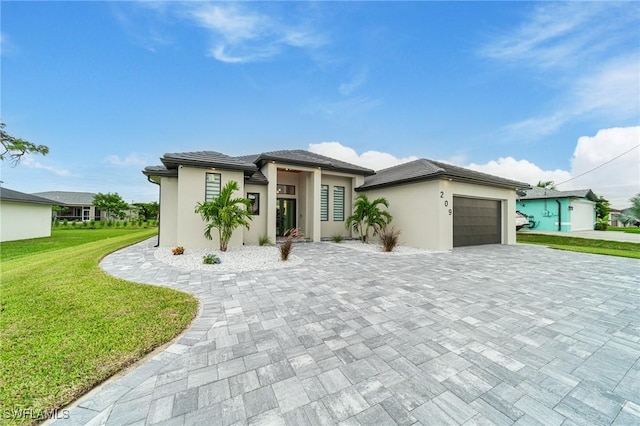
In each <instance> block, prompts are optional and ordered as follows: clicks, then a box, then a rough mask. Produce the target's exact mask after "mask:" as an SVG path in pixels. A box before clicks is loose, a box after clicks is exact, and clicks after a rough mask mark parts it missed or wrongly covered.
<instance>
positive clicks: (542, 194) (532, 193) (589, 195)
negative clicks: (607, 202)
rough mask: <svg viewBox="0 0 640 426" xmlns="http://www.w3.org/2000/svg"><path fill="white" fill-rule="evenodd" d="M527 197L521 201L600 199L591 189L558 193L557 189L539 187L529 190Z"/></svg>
mask: <svg viewBox="0 0 640 426" xmlns="http://www.w3.org/2000/svg"><path fill="white" fill-rule="evenodd" d="M525 192H526V195H523V196H522V197H520V199H521V200H539V199H545V198H546V199H548V198H586V199H588V200H591V201H598V197H597V196H596V194H594V193H593V191H591V190H590V189H578V190H573V191H558V190H555V189H545V188H540V187H537V186H534V187H532V188H531V189H527V190H526V191H525Z"/></svg>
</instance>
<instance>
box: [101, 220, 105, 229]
mask: <svg viewBox="0 0 640 426" xmlns="http://www.w3.org/2000/svg"><path fill="white" fill-rule="evenodd" d="M105 226H107V222H105V221H104V220H101V221H100V227H101V228H104V227H105Z"/></svg>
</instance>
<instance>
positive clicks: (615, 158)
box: [555, 145, 640, 186]
mask: <svg viewBox="0 0 640 426" xmlns="http://www.w3.org/2000/svg"><path fill="white" fill-rule="evenodd" d="M638 147H640V145H636V146H634V147H633V148H631V149H630V150H628V151H625V152H623V153H622V154H620V155H618V156H617V157H613V158H612V159H611V160H609V161H605V162H604V163H602V164H600V165H599V166H596V167H594V168H593V169H591V170H587V171H586V172H584V173H582V174H579V175H578V176H574V177H572V178H571V179H567V180H565V181H564V182H560V183H556V184H555V186H560V185H562V184H563V183H567V182H571V181H572V180H574V179H578V178H579V177H582V176H584V175H586V174H587V173H591V172H592V171H594V170H597V169H599V168H600V167H602V166H605V165H607V164H609V163H610V162H612V161H613V160H617V159H618V158H620V157H622V156H623V155H626V154H628V153H630V152H631V151H633V150H634V149H636V148H638Z"/></svg>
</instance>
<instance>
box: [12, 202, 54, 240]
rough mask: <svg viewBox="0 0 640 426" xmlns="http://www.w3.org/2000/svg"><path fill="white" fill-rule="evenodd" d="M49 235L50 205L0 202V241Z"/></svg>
mask: <svg viewBox="0 0 640 426" xmlns="http://www.w3.org/2000/svg"><path fill="white" fill-rule="evenodd" d="M50 236H51V206H50V205H46V204H34V203H20V202H14V201H2V202H0V241H17V240H26V239H29V238H43V237H50Z"/></svg>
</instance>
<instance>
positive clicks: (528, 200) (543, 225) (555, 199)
mask: <svg viewBox="0 0 640 426" xmlns="http://www.w3.org/2000/svg"><path fill="white" fill-rule="evenodd" d="M525 192H526V194H525V195H523V196H521V197H520V198H519V200H518V203H517V210H518V211H520V212H521V213H524V214H525V215H527V216H528V217H529V224H530V227H529V228H528V229H534V230H536V231H558V232H572V231H590V230H593V229H594V226H595V223H596V201H598V197H597V196H596V195H595V194H594V193H593V191H591V190H590V189H580V190H575V191H557V190H554V189H545V188H539V187H533V188H531V189H528V190H526V191H525ZM532 222H533V223H532Z"/></svg>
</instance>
